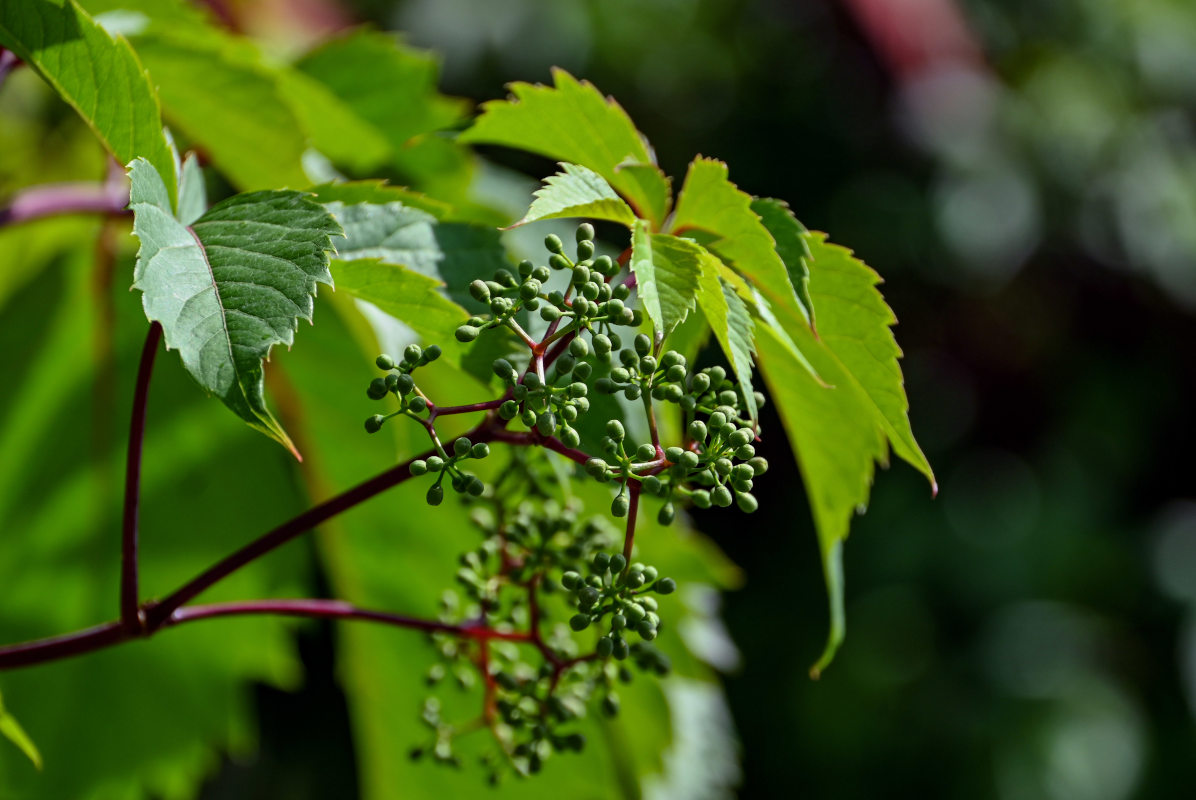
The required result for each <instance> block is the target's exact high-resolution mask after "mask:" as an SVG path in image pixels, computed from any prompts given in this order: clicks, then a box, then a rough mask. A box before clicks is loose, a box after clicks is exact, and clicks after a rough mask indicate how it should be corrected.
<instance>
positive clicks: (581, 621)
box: [569, 603, 593, 631]
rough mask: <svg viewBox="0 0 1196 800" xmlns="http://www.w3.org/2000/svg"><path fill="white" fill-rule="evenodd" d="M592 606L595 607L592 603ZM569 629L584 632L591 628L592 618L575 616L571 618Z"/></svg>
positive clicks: (584, 615)
mask: <svg viewBox="0 0 1196 800" xmlns="http://www.w3.org/2000/svg"><path fill="white" fill-rule="evenodd" d="M591 605H593V604H592V603H591ZM569 627H570V628H572V629H573V630H575V631H584V630H585V629H586V628H588V627H590V616H589V615H588V614H574V615H573V616H571V617H569Z"/></svg>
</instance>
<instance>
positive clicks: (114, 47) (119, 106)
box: [0, 0, 176, 199]
mask: <svg viewBox="0 0 1196 800" xmlns="http://www.w3.org/2000/svg"><path fill="white" fill-rule="evenodd" d="M0 45H3V46H4V47H7V48H8V49H9V50H12V51H13V52H14V53H16V54H17V55H18V56H20V57H21V60H23V61H24V62H25V63H27V64H29V65H30V66H31V67H33V69H35V70H36V71H37V73H38V74H39V75H41V76H42V77H43V78H44V79H45V80H46V82H47V83H49V84H50V85H51V86H52V87H54V90H55V91H56V92H57V93H58V95H59V96H60V97H62V99H63V100H65V101H66V102H67V103H69V104H70V105H71V106H72V107H73V108H74V109H75V110H76V111H77V112H79V116H81V117H82V118H83V120H84V121H85V122H86V123H87V124H88V126H90V127H91V129H92V130H93V131H95V134H96V136H98V137H99V139H100V141H101V142H103V143H104V146H105V147H106V148H108V151H109V152H111V153H112V155H113V156H115V157H116V159H117V160H118V161H120V163H122V164H127V163H129V162H130V161H132V160H133V159H134V158H137V157H139V156H140V157H142V158H145V159H146V160H147V161H148V162H149V163H150V164H153V165H154V167H155V168H157V170H158V171H159V173H161V174H162V175H163V176H164V178H163V180H164V183H165V186H166V192H167V196H168V197H170V198H172V199H173V197H174V195H175V192H176V186H175V174H174V160H173V158H172V156H171V153H170V147H169V145H168V144H167V142H166V136H165V134H164V133H163V131H162V118H161V114H160V111H159V108H158V98H157V96H156V95H155V94H154V89H153V87H152V85H151V84H150V81H149V78H148V76H147V75H146V73H145V70H143V69H142V67H141V64H140V63H139V62H138V60H137V56H136V55H134V53H133V50H132V48H131V47H129V43H128V42H127V41H125V40H124V39H123V38H119V37H118V38H115V39H114V38H113V37H111V36H109V35H108V33H107V32H106V31H104V29H103V28H101V27H100V26H99V25H97V24H96V22H95V21H94V20H93V19H92V18H91V17H89V16H88V15H87V14H86V13H85V12H84V11H83V10H82V9H80V8H79V6H78V5H77V4H76V3H74V2H73V0H72V1H71V2H67V3H65V4H61V3H60V4H56V3H51V2H48V1H47V0H29V1H28V2H20V3H5V4H4V7H3V10H0Z"/></svg>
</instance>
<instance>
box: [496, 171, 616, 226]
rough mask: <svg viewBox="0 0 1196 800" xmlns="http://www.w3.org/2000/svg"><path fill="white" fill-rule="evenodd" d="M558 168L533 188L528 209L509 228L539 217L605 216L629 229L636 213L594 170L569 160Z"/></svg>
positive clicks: (594, 217)
mask: <svg viewBox="0 0 1196 800" xmlns="http://www.w3.org/2000/svg"><path fill="white" fill-rule="evenodd" d="M561 169H562V171H561V172H558V173H557V174H556V175H553V176H551V177H549V178H548V179H547V180H545V181H544V186H543V187H542V188H540V189H538V190H536V199H535V200H534V201H532V205H531V208H529V209H528V210H527V214H525V215H524V217H523V219H521V220H519V221H518V222H516V223H515V225H512V226H511V227H512V228H513V227H515V226H516V225H525V224H527V223H529V222H536V221H538V220H542V219H561V218H566V217H584V218H587V219H605V220H609V221H610V222H617V223H619V224H620V225H626V226H627V227H629V228H630V227H632V226H633V225H634V224H635V212H633V211H632V210H631V207H630V206H628V205H627V203H625V202H623V199H622V198H621V197H619V196H618V195H617V194H615V190H614V189H612V188H611V187H610V184H609V183H607V182H606V180H605V179H604V178H603V177H602V176H601V175H599V174H598V173H597V172H594V171H593V170H591V169H587V168H586V167H583V166H581V165H580V164H569V163H562V164H561Z"/></svg>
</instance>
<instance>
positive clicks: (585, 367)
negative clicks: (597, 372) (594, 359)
mask: <svg viewBox="0 0 1196 800" xmlns="http://www.w3.org/2000/svg"><path fill="white" fill-rule="evenodd" d="M593 371H594V367H593V366H591V365H590V364H587V363H586V362H584V361H583V362H581V363H580V364H578V365H577V366H576V367H574V368H573V377H575V378H577V379H578V380H579V381H584V380H585V379H587V378H589V377H590V373H591V372H593Z"/></svg>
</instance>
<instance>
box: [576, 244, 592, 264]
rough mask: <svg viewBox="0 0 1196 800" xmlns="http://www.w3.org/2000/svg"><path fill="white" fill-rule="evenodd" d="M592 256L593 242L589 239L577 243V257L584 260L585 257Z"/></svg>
mask: <svg viewBox="0 0 1196 800" xmlns="http://www.w3.org/2000/svg"><path fill="white" fill-rule="evenodd" d="M593 257H594V243H593V242H591V241H582V242H578V243H577V259H578V260H579V261H585V260H586V259H589V258H593Z"/></svg>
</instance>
